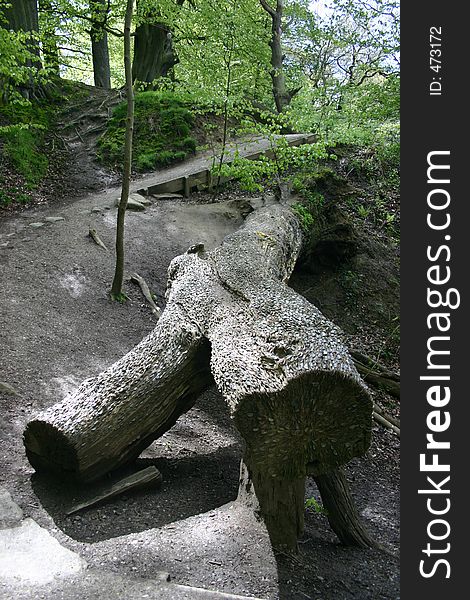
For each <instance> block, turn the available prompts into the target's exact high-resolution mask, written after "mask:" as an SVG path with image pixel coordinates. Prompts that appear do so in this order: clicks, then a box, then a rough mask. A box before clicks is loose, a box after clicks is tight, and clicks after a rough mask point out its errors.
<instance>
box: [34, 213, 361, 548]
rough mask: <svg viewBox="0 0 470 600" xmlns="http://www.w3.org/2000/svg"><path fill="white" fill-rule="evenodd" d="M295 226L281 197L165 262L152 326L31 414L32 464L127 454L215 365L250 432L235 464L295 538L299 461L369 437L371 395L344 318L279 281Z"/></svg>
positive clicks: (347, 451)
mask: <svg viewBox="0 0 470 600" xmlns="http://www.w3.org/2000/svg"><path fill="white" fill-rule="evenodd" d="M300 246H301V229H300V226H299V223H298V221H297V218H296V217H295V216H294V214H293V213H292V211H291V210H290V209H289V208H288V207H287V206H282V205H279V204H275V205H270V206H268V207H265V208H262V209H259V210H257V211H255V212H254V213H252V214H251V215H250V216H249V217H248V218H247V220H246V222H245V224H244V226H243V227H242V228H241V229H239V230H238V231H237V232H235V233H233V234H231V235H229V236H227V237H226V238H225V240H224V242H223V243H222V245H221V246H220V247H219V248H217V249H215V250H213V251H211V252H209V253H206V252H205V251H204V248H203V246H202V245H200V244H199V245H196V246H194V247H192V248H190V249H189V250H188V252H187V253H186V254H184V255H182V256H178V257H176V258H175V259H174V260H173V261H172V262H171V264H170V266H169V270H168V287H167V306H166V308H165V310H164V311H163V313H162V315H161V317H160V320H159V321H158V324H157V326H156V327H155V329H154V330H153V332H152V333H151V334H150V335H149V336H147V337H146V338H145V339H144V340H143V341H142V342H141V343H140V344H139V345H138V346H136V348H134V350H132V351H131V352H130V353H129V354H127V355H126V356H124V357H123V358H122V359H121V360H119V361H118V362H117V363H115V364H114V365H112V366H111V367H109V368H108V369H107V370H106V371H104V372H103V373H101V374H99V375H98V376H97V377H96V378H94V379H91V380H87V381H85V382H83V383H82V384H81V386H80V387H79V389H78V390H77V391H76V392H75V393H74V394H72V395H71V396H68V397H67V398H65V399H64V400H63V401H62V402H60V403H58V404H57V405H55V406H53V407H51V408H50V409H48V410H46V411H45V412H44V413H42V414H41V415H39V416H38V417H37V418H36V419H35V420H33V421H31V422H30V423H29V424H28V426H27V428H26V431H25V435H24V441H25V446H26V451H27V454H28V458H29V460H30V462H31V464H32V465H33V466H34V467H35V468H37V469H44V468H49V469H53V470H58V471H61V472H68V473H70V474H72V475H74V476H76V477H78V478H79V479H82V480H85V481H89V480H92V479H96V478H98V477H100V476H101V475H102V474H104V473H105V472H107V471H109V470H111V469H114V468H116V467H118V466H120V465H122V464H123V463H125V462H128V461H129V460H131V459H133V458H135V457H136V456H137V455H138V454H139V453H140V452H141V451H142V450H143V449H144V448H145V447H146V446H148V445H149V444H150V442H151V441H152V440H154V439H156V438H157V437H159V436H160V435H162V434H163V433H164V432H165V431H166V430H168V429H169V428H170V427H171V426H172V425H173V423H174V422H175V421H176V419H177V418H178V416H179V415H181V414H182V413H183V412H184V411H186V410H188V409H189V408H190V407H191V406H192V404H193V403H194V401H195V399H196V398H197V396H198V395H199V394H200V393H201V392H202V390H203V389H204V388H205V387H207V386H208V385H210V383H211V382H212V376H213V378H214V379H215V382H216V384H217V386H218V388H219V390H220V391H221V392H222V394H223V396H224V398H225V400H226V401H227V403H228V405H229V407H230V411H231V414H232V416H233V419H234V422H235V425H236V427H237V428H238V429H239V431H240V432H241V434H242V436H243V437H244V439H245V442H246V451H245V457H244V460H245V464H246V468H247V477H248V479H249V482H250V483H249V484H246V482H245V484H246V485H245V487H247V485H248V487H252V486H254V491H255V492H256V495H257V497H258V500H259V503H260V506H261V512H262V514H263V516H264V518H265V521H266V524H267V527H268V531H269V533H270V535H271V539H272V541H273V543H274V544H275V545H285V546H287V547H289V548H294V547H295V546H296V540H297V536H298V535H299V532H300V531H301V530H302V527H303V512H304V498H303V494H304V484H305V477H306V474H307V471H308V472H309V473H313V474H314V475H315V476H321V475H323V474H326V473H330V472H331V471H332V470H334V469H336V468H337V467H338V466H340V465H342V464H344V463H345V462H347V461H348V460H350V459H351V458H352V457H354V456H358V455H362V454H364V452H365V451H366V450H367V448H368V446H369V443H370V434H371V421H372V420H371V414H372V402H371V400H370V397H369V395H368V392H367V389H366V388H365V386H364V384H363V383H362V380H361V379H360V377H359V374H358V373H357V371H356V369H355V367H354V365H353V362H352V360H351V358H350V356H349V354H348V352H347V350H346V348H345V346H344V345H343V344H342V343H341V341H340V337H341V336H340V331H339V330H338V328H337V327H336V326H335V325H333V324H332V323H331V322H330V321H328V320H327V319H326V318H325V317H324V316H323V315H322V314H321V313H320V311H319V310H318V309H317V308H315V307H314V306H313V305H311V304H310V303H309V302H308V301H307V300H305V299H304V298H303V297H301V296H299V295H298V294H297V293H296V292H294V291H293V290H292V289H290V288H289V287H287V285H286V281H287V279H288V278H289V276H290V274H291V271H292V269H293V266H294V264H295V261H296V259H297V256H298V253H299V250H300Z"/></svg>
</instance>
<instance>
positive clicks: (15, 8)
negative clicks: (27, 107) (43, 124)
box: [3, 0, 42, 98]
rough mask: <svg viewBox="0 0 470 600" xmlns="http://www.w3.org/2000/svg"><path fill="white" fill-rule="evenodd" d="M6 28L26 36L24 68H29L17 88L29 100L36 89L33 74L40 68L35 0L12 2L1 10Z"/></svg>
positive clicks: (36, 4)
mask: <svg viewBox="0 0 470 600" xmlns="http://www.w3.org/2000/svg"><path fill="white" fill-rule="evenodd" d="M3 16H4V18H5V19H6V28H7V29H11V30H13V31H14V32H16V33H20V32H23V33H25V34H28V35H27V36H26V38H25V41H26V48H27V50H28V53H29V56H28V57H27V59H26V64H25V66H26V67H27V68H29V77H28V78H27V81H25V82H24V84H23V85H21V86H19V91H20V93H21V94H22V95H23V96H24V97H25V98H29V97H30V96H31V95H33V94H34V92H35V89H36V78H35V77H34V74H35V72H36V73H37V72H39V70H40V69H41V68H42V64H41V58H40V50H39V18H38V3H37V0H12V1H11V4H10V5H9V6H8V5H6V7H5V8H4V10H3Z"/></svg>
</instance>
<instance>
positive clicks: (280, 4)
mask: <svg viewBox="0 0 470 600" xmlns="http://www.w3.org/2000/svg"><path fill="white" fill-rule="evenodd" d="M260 4H261V6H262V7H263V8H264V10H265V11H266V12H267V13H268V15H269V16H270V18H271V41H270V42H269V46H270V48H271V67H272V69H271V80H272V84H273V95H274V102H275V104H276V109H277V112H278V113H281V112H282V111H283V110H284V109H285V108H286V107H287V106H289V104H290V103H291V100H292V98H293V97H294V96H295V95H296V94H297V93H298V92H299V90H300V88H298V89H295V90H290V91H289V90H288V89H287V87H286V77H285V74H284V69H283V63H284V54H283V51H282V17H283V14H284V0H276V8H273V7H272V6H271V5H270V4H268V2H267V0H260Z"/></svg>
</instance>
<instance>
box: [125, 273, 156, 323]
mask: <svg viewBox="0 0 470 600" xmlns="http://www.w3.org/2000/svg"><path fill="white" fill-rule="evenodd" d="M131 281H132V282H133V283H136V284H137V285H138V286H139V287H140V289H141V290H142V294H143V295H144V296H145V299H146V300H147V302H148V303H149V304H150V308H151V309H152V312H153V314H154V315H158V316H160V314H161V311H160V309H159V308H158V306H157V305H156V304H155V302H154V300H153V298H152V293H151V291H150V288H149V286H148V285H147V282H146V281H145V279H144V278H143V277H141V276H140V275H138V274H137V273H134V274H133V275H132V276H131Z"/></svg>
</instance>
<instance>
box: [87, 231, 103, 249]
mask: <svg viewBox="0 0 470 600" xmlns="http://www.w3.org/2000/svg"><path fill="white" fill-rule="evenodd" d="M88 235H89V236H90V237H91V239H92V240H93V241H94V242H95V244H96V245H97V246H99V247H100V248H103V250H106V251H107V250H108V248H107V247H106V244H105V243H104V242H103V240H102V239H101V238H100V236H99V235H98V232H97V231H96V229H90V231H89V232H88Z"/></svg>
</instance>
